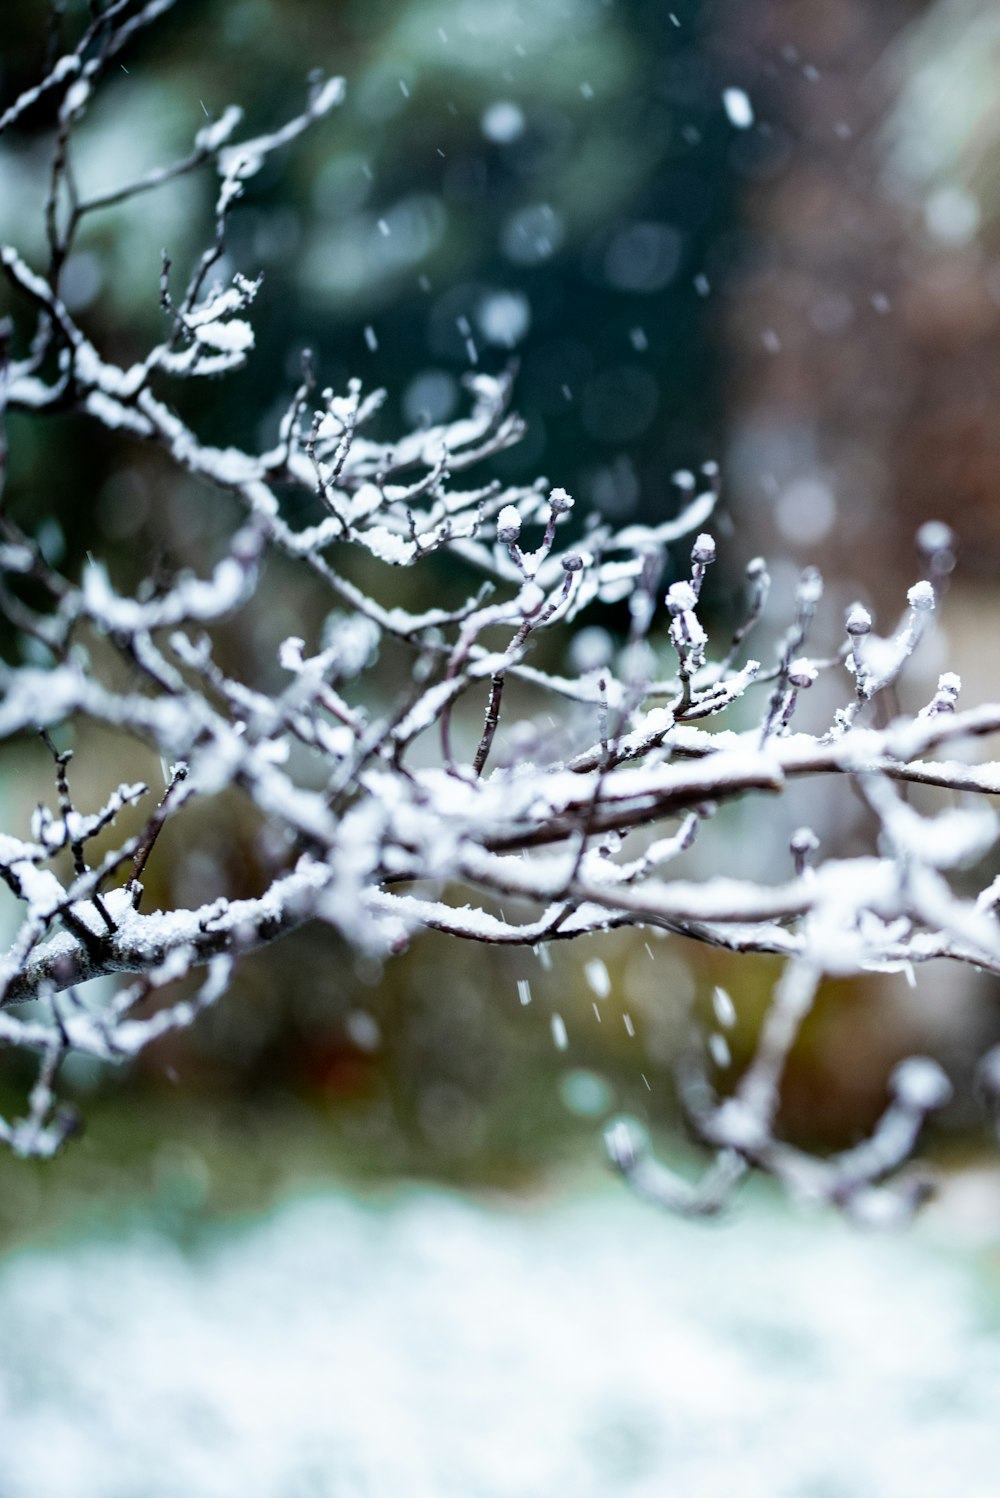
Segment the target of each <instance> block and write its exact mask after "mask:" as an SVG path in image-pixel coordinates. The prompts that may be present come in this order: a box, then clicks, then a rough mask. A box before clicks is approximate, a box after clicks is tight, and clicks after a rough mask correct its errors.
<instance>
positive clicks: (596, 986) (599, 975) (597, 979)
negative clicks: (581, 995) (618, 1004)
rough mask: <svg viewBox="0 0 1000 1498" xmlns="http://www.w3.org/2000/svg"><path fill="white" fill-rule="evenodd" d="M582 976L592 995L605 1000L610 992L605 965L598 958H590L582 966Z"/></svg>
mask: <svg viewBox="0 0 1000 1498" xmlns="http://www.w3.org/2000/svg"><path fill="white" fill-rule="evenodd" d="M583 975H584V977H585V978H586V980H587V984H588V986H589V988H590V990H591V992H592V993H596V995H597V997H598V998H599V999H606V998H607V997H608V994H609V993H610V992H611V978H610V977H609V975H608V969H607V965H606V964H605V963H604V962H603V961H602V960H601V958H600V957H592V958H591V959H590V961H589V962H588V963H586V964H585V965H584V969H583Z"/></svg>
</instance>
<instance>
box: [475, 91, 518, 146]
mask: <svg viewBox="0 0 1000 1498" xmlns="http://www.w3.org/2000/svg"><path fill="white" fill-rule="evenodd" d="M524 123H525V121H524V111H523V109H522V108H521V107H520V105H519V104H514V103H512V102H511V100H510V99H498V100H497V101H496V102H495V103H493V104H490V105H488V107H487V108H486V109H485V110H484V111H483V115H482V118H481V120H480V122H479V126H480V129H481V130H482V132H483V134H484V135H485V136H486V138H487V140H492V141H495V142H496V143H497V145H501V146H506V145H509V144H510V143H511V141H514V140H517V138H518V136H519V135H523V133H524Z"/></svg>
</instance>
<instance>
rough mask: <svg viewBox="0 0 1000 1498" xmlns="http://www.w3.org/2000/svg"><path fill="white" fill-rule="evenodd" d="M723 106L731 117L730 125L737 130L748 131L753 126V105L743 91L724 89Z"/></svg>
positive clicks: (739, 89)
mask: <svg viewBox="0 0 1000 1498" xmlns="http://www.w3.org/2000/svg"><path fill="white" fill-rule="evenodd" d="M722 104H723V108H724V109H725V111H726V114H727V115H728V117H729V123H730V124H731V125H734V126H735V127H736V129H737V130H747V129H749V127H750V126H751V125H752V124H753V119H754V115H753V105H752V104H751V103H750V99H749V96H748V95H747V94H746V93H745V92H744V90H743V89H741V88H727V89H723V91H722Z"/></svg>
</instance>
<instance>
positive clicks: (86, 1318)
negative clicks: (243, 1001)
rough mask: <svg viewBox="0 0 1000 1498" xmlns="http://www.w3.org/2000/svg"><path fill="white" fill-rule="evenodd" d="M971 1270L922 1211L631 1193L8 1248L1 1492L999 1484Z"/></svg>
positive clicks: (182, 1185) (988, 1367)
mask: <svg viewBox="0 0 1000 1498" xmlns="http://www.w3.org/2000/svg"><path fill="white" fill-rule="evenodd" d="M209 1171H210V1166H209V1164H208V1162H207V1161H206V1160H203V1159H202V1158H201V1157H200V1156H199V1155H198V1154H197V1153H196V1152H195V1151H194V1150H192V1149H191V1148H189V1147H186V1146H185V1147H183V1148H181V1147H178V1146H176V1145H175V1146H166V1145H165V1146H164V1154H163V1161H162V1168H161V1169H160V1170H159V1171H158V1176H157V1178H158V1179H159V1180H160V1181H161V1183H162V1191H163V1192H167V1191H168V1190H171V1189H172V1190H174V1191H175V1192H176V1193H177V1200H178V1202H179V1203H183V1201H184V1199H185V1198H184V1195H183V1193H184V1192H185V1191H187V1192H188V1193H189V1197H188V1199H190V1194H191V1193H194V1194H195V1199H196V1196H197V1191H198V1190H199V1189H200V1190H202V1191H203V1190H204V1189H205V1185H206V1183H207V1182H208V1181H209V1180H210V1175H209ZM199 1183H201V1184H200V1187H199ZM992 1189H993V1190H994V1192H995V1189H996V1188H995V1185H994V1186H993V1187H992ZM980 1190H982V1188H980ZM179 1210H183V1207H182V1206H181V1207H180V1208H179ZM944 1242H945V1243H947V1242H948V1240H947V1239H945V1240H944ZM979 1273H981V1271H977V1268H976V1262H975V1260H974V1258H973V1257H972V1255H971V1254H970V1253H969V1252H968V1251H966V1250H962V1249H958V1248H956V1247H955V1246H954V1244H953V1243H952V1244H951V1245H950V1247H949V1252H948V1253H944V1252H942V1241H941V1239H940V1238H939V1239H938V1240H935V1239H934V1238H933V1237H929V1236H928V1234H927V1233H926V1232H915V1233H911V1234H908V1235H901V1236H898V1235H897V1236H891V1237H880V1236H877V1235H870V1234H868V1235H866V1234H860V1233H857V1232H851V1231H849V1230H847V1229H846V1228H844V1227H843V1226H842V1225H841V1224H839V1223H831V1222H829V1221H828V1220H826V1219H824V1220H821V1221H816V1220H812V1221H807V1220H801V1219H800V1220H789V1219H788V1218H787V1216H777V1215H771V1214H770V1213H769V1211H768V1210H767V1208H766V1207H765V1206H763V1204H761V1203H760V1202H758V1203H756V1204H754V1205H752V1206H750V1207H749V1208H747V1209H745V1210H744V1211H743V1212H742V1213H741V1214H740V1216H739V1217H738V1218H737V1219H735V1220H733V1221H731V1222H729V1223H724V1224H722V1225H720V1226H715V1227H711V1228H707V1227H705V1226H698V1225H692V1224H687V1223H683V1222H679V1221H677V1220H675V1219H673V1218H665V1217H662V1216H659V1215H657V1214H656V1213H655V1212H652V1211H651V1210H650V1209H649V1208H648V1207H644V1206H642V1205H641V1204H639V1203H637V1202H635V1201H633V1200H632V1199H631V1198H630V1197H629V1196H628V1194H627V1193H626V1192H625V1191H623V1190H622V1189H620V1188H616V1187H608V1188H606V1189H604V1190H602V1191H600V1192H598V1193H596V1194H593V1195H590V1196H586V1197H573V1198H569V1199H565V1198H563V1199H560V1198H558V1197H556V1198H555V1199H553V1198H552V1197H551V1195H550V1194H548V1193H547V1194H546V1195H544V1196H542V1197H539V1198H538V1199H537V1200H535V1201H534V1202H524V1201H522V1202H518V1203H516V1204H511V1205H504V1204H502V1203H500V1202H496V1203H493V1204H492V1205H486V1204H483V1203H476V1202H473V1201H469V1200H465V1199H462V1198H461V1197H457V1196H453V1195H449V1194H446V1193H444V1192H440V1191H426V1190H424V1191H413V1190H410V1191H395V1192H392V1193H388V1194H384V1195H379V1196H371V1197H369V1198H367V1199H364V1198H362V1199H352V1198H350V1197H348V1196H346V1195H342V1194H336V1193H333V1192H326V1193H323V1194H320V1195H314V1196H311V1197H310V1196H302V1197H300V1198H298V1199H291V1200H288V1201H286V1202H285V1203H284V1204H283V1205H281V1206H279V1207H278V1208H277V1210H275V1211H274V1212H273V1213H271V1214H269V1215H268V1216H267V1217H266V1218H260V1219H258V1220H256V1221H253V1222H250V1223H246V1224H241V1225H239V1226H234V1227H228V1228H221V1227H216V1228H214V1229H213V1231H212V1232H211V1234H210V1235H209V1234H206V1235H205V1236H204V1238H203V1239H201V1240H196V1246H195V1248H194V1249H193V1250H188V1251H185V1250H184V1249H183V1248H182V1247H181V1246H180V1245H179V1244H178V1243H177V1242H175V1241H172V1240H171V1238H169V1237H168V1236H166V1235H164V1234H163V1233H162V1232H158V1231H156V1229H155V1227H153V1226H152V1225H151V1224H144V1225H142V1226H140V1227H137V1228H135V1229H132V1230H130V1231H125V1232H119V1233H118V1234H116V1235H115V1236H114V1237H109V1236H108V1235H106V1234H104V1235H102V1234H100V1233H95V1234H94V1236H93V1237H91V1238H85V1239H83V1240H80V1241H77V1242H75V1243H74V1242H65V1241H64V1242H62V1243H60V1244H59V1245H57V1246H53V1247H50V1248H48V1249H42V1248H36V1249H34V1250H33V1251H31V1252H22V1253H20V1254H18V1255H17V1256H14V1257H10V1258H8V1259H7V1260H6V1262H5V1263H4V1264H3V1266H2V1269H0V1322H2V1324H3V1326H4V1328H5V1336H4V1338H3V1341H2V1343H0V1423H2V1428H3V1433H4V1458H3V1469H4V1476H3V1482H4V1495H5V1498H39V1495H40V1494H57V1493H58V1494H59V1498H108V1495H109V1494H112V1493H113V1494H140V1493H141V1494H142V1498H177V1495H178V1494H180V1493H190V1494H192V1495H195V1494H196V1495H197V1498H232V1495H233V1494H234V1493H239V1494H240V1498H275V1495H276V1494H279V1493H280V1494H288V1495H292V1494H302V1495H305V1494H317V1495H319V1494H329V1495H331V1498H361V1495H364V1498H399V1495H402V1494H405V1495H406V1498H470V1495H474V1498H537V1495H539V1494H551V1495H557V1494H558V1495H564V1494H574V1495H578V1498H624V1495H627V1498H663V1495H664V1494H665V1493H677V1494H684V1495H697V1498H729V1495H731V1494H732V1493H733V1492H734V1490H736V1491H738V1492H739V1493H740V1494H741V1495H742V1498H778V1495H782V1498H784V1495H788V1498H791V1495H803V1498H804V1495H806V1494H815V1495H818V1494H820V1493H822V1494H823V1495H825V1498H857V1495H859V1494H863V1495H864V1498H940V1495H941V1494H944V1493H957V1492H960V1493H962V1495H963V1498H993V1495H994V1493H995V1488H996V1471H997V1468H998V1466H1000V1427H998V1425H997V1421H996V1409H997V1406H998V1402H1000V1350H998V1342H997V1334H996V1330H995V1322H996V1299H995V1290H994V1292H993V1294H992V1296H990V1295H989V1294H988V1281H987V1280H986V1279H985V1277H983V1278H979V1277H978V1276H979ZM53 1328H57V1329H58V1335H54V1334H53Z"/></svg>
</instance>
